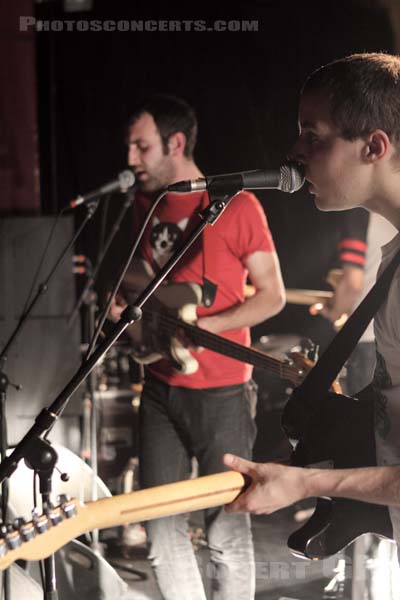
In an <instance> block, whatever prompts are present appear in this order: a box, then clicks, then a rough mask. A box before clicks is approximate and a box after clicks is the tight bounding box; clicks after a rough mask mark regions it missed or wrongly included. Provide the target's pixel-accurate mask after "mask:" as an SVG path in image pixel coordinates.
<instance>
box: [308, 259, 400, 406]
mask: <svg viewBox="0 0 400 600" xmlns="http://www.w3.org/2000/svg"><path fill="white" fill-rule="evenodd" d="M399 264H400V250H399V251H398V252H397V254H396V255H395V256H394V257H393V259H392V260H391V262H390V263H389V265H388V266H387V267H386V269H385V270H384V271H383V273H382V274H381V275H380V277H379V278H378V280H377V281H376V283H375V285H374V286H373V287H372V288H371V290H370V291H369V293H368V294H367V295H366V296H365V298H364V300H363V301H362V302H361V304H360V305H359V306H358V307H357V308H356V310H355V311H354V312H353V313H352V315H351V316H350V317H349V319H348V320H347V321H346V323H345V325H344V327H343V328H342V329H341V330H340V331H339V332H338V333H337V334H336V336H335V337H334V338H333V340H332V342H331V343H330V345H329V346H328V348H327V349H326V350H325V352H324V353H323V354H322V355H321V357H320V359H319V360H318V362H317V364H316V365H315V366H314V368H313V369H311V371H309V373H308V374H307V376H306V377H305V379H304V380H303V382H302V383H301V384H300V386H299V387H298V388H297V390H296V391H297V393H298V394H300V395H301V396H302V397H305V398H307V397H308V398H309V399H310V400H311V399H313V398H319V397H321V395H323V394H325V393H326V392H327V391H328V390H329V388H330V387H331V385H332V383H333V382H334V381H335V379H336V377H337V376H338V374H339V372H340V370H341V368H342V367H343V365H344V363H345V362H346V360H347V359H348V357H349V356H350V354H351V353H352V352H353V350H354V348H355V347H356V345H357V343H358V340H359V339H360V337H361V336H362V334H363V333H364V331H365V329H366V328H367V325H368V323H369V322H370V321H371V319H372V318H373V317H374V315H375V313H376V312H377V311H378V309H379V307H380V305H381V304H382V302H383V300H384V299H385V298H386V297H387V294H388V292H389V288H390V284H391V282H392V279H393V276H394V274H395V272H396V269H397V267H398V266H399ZM303 394H304V396H303Z"/></svg>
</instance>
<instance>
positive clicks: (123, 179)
mask: <svg viewBox="0 0 400 600" xmlns="http://www.w3.org/2000/svg"><path fill="white" fill-rule="evenodd" d="M134 183H135V176H134V174H133V173H132V171H129V170H128V169H126V171H122V172H121V173H120V174H119V175H118V179H114V180H113V181H110V182H109V183H106V184H105V185H102V186H101V187H99V188H97V190H94V191H93V192H89V193H88V194H85V195H84V196H78V197H77V198H76V199H75V200H71V202H70V203H69V206H70V207H71V208H75V206H79V205H80V204H87V203H88V202H90V201H91V200H93V199H94V198H97V197H98V196H99V197H100V196H104V195H105V194H111V193H112V192H123V193H125V192H126V191H127V190H128V189H129V188H130V187H132V186H133V184H134Z"/></svg>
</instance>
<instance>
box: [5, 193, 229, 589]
mask: <svg viewBox="0 0 400 600" xmlns="http://www.w3.org/2000/svg"><path fill="white" fill-rule="evenodd" d="M236 191H238V190H235V192H234V193H236ZM232 197H233V196H231V197H226V198H224V199H216V200H214V201H213V202H212V203H211V204H210V205H209V206H208V207H207V208H206V209H204V210H202V211H201V212H200V213H199V216H200V218H201V221H200V223H199V224H198V225H197V226H196V227H195V229H194V230H193V232H192V233H191V235H190V236H189V238H188V239H187V241H186V242H185V243H184V244H183V246H182V247H181V248H180V249H179V250H177V251H176V252H175V254H174V255H173V256H172V257H171V258H170V259H169V261H168V262H167V263H166V264H165V265H164V267H163V268H162V269H160V271H159V272H158V274H157V275H156V277H155V278H154V279H153V281H152V282H151V283H150V284H149V285H148V286H147V287H146V288H145V290H144V291H143V292H142V293H141V294H140V295H139V297H138V298H137V300H136V304H135V305H128V306H127V307H126V308H125V310H124V311H123V312H122V314H121V318H120V319H119V321H118V322H117V323H115V324H114V325H113V327H112V329H111V331H110V333H109V334H108V335H107V336H106V337H105V339H104V340H103V341H102V342H101V343H100V344H99V345H98V346H97V347H96V349H95V350H94V351H93V353H92V354H91V355H90V356H89V357H88V358H87V360H86V361H85V362H84V363H83V364H82V365H81V366H80V368H79V369H78V371H77V372H76V373H75V375H74V376H73V377H72V379H71V380H70V381H69V383H68V384H67V385H66V386H65V388H64V389H63V390H62V391H61V393H60V394H59V395H58V397H57V398H56V399H55V400H54V401H53V403H52V404H51V405H50V406H49V407H48V408H44V409H42V410H41V412H40V413H39V414H38V416H37V417H36V419H35V422H34V425H33V426H32V427H31V429H30V430H29V431H28V432H27V433H26V434H25V436H24V437H23V438H22V440H21V441H20V442H19V443H18V444H17V446H16V447H15V448H14V450H13V452H12V453H11V454H10V456H8V457H7V458H5V459H4V460H3V461H2V462H1V464H0V483H1V482H2V481H4V480H5V479H6V478H9V477H11V475H12V473H13V472H14V471H15V470H16V468H17V466H18V462H19V461H20V460H21V459H22V458H24V459H26V462H27V463H28V466H29V462H30V461H31V460H32V458H31V457H32V456H35V457H36V456H39V457H40V460H39V461H38V462H40V463H41V464H42V465H43V466H44V468H45V469H46V468H47V467H48V465H49V463H51V464H52V463H53V457H54V454H55V451H54V449H52V448H51V446H50V443H49V442H48V441H47V440H46V441H44V440H43V439H42V436H43V435H44V434H45V433H46V431H47V430H48V429H49V428H50V427H52V426H53V425H54V424H55V422H56V420H57V419H58V417H59V415H60V413H61V412H62V411H63V410H64V408H65V407H66V405H67V403H68V401H69V399H70V397H71V395H72V394H73V393H74V392H75V391H76V390H77V388H78V387H79V386H80V384H81V383H82V381H83V380H84V379H85V378H86V377H87V376H88V375H89V373H90V372H91V371H92V369H93V368H94V366H95V365H96V364H97V362H98V361H99V360H100V358H101V357H102V356H103V355H104V354H105V353H106V352H107V351H108V350H109V348H110V347H111V346H112V345H113V343H114V342H115V341H116V340H117V339H118V337H119V336H120V335H121V333H123V331H124V330H125V329H126V328H127V327H128V325H131V324H132V323H134V322H135V321H138V320H139V319H140V318H141V313H142V311H141V307H142V306H143V304H144V303H145V302H146V301H147V300H148V298H149V297H150V296H151V295H152V294H153V292H154V291H155V290H156V289H157V288H158V287H159V285H160V284H161V283H162V282H163V281H164V279H165V277H166V276H167V275H168V273H169V272H170V271H171V270H172V269H173V268H174V267H175V265H176V264H177V262H178V261H179V260H180V259H181V258H182V256H183V255H184V254H185V253H186V252H187V250H188V249H189V248H190V247H191V246H192V245H193V243H194V242H195V241H196V240H197V238H198V237H199V236H200V235H201V233H202V232H203V230H204V228H205V227H206V226H207V225H208V224H210V225H212V224H214V223H215V222H216V221H217V219H218V218H219V217H220V216H221V215H222V213H223V211H224V210H225V208H226V207H227V206H228V204H229V202H230V201H231V200H232ZM49 448H51V451H50V450H49ZM35 468H37V466H36V467H35ZM51 468H52V467H51ZM48 598H51V596H48Z"/></svg>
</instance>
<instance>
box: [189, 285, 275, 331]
mask: <svg viewBox="0 0 400 600" xmlns="http://www.w3.org/2000/svg"><path fill="white" fill-rule="evenodd" d="M284 305H285V293H284V290H283V287H282V288H281V287H278V288H275V289H271V290H262V291H259V292H257V293H256V294H255V295H254V296H252V297H251V298H248V299H247V300H245V302H243V303H241V304H236V305H235V306H232V307H231V308H229V309H227V310H225V311H223V312H221V313H219V314H216V315H212V316H207V317H203V318H202V319H199V325H200V326H202V327H204V328H205V329H208V330H209V331H213V332H214V333H222V332H224V331H229V330H231V329H240V328H241V327H252V326H253V325H256V324H257V323H260V322H262V321H265V319H269V318H270V317H273V316H274V315H276V314H277V313H278V312H280V311H281V310H282V308H283V307H284Z"/></svg>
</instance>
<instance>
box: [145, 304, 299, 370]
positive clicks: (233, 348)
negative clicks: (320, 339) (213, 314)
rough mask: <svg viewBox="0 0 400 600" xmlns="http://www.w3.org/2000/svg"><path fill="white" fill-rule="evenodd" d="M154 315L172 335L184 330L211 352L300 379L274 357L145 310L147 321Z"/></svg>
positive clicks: (292, 367) (285, 364)
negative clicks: (178, 330)
mask: <svg viewBox="0 0 400 600" xmlns="http://www.w3.org/2000/svg"><path fill="white" fill-rule="evenodd" d="M154 315H157V316H159V317H161V318H159V319H158V321H157V326H158V327H160V328H162V329H164V330H165V331H167V332H168V333H170V334H171V335H173V334H174V333H176V330H177V329H182V330H183V331H185V332H186V333H188V334H189V338H190V340H191V341H193V342H194V343H195V344H196V345H198V346H204V347H206V348H208V349H209V350H211V351H214V352H217V353H220V354H223V355H226V356H228V357H230V358H234V359H236V360H240V361H241V362H246V363H248V364H251V365H253V366H255V367H259V368H261V369H264V370H268V371H270V372H272V373H275V374H276V375H277V376H278V377H280V378H282V379H288V380H290V381H292V382H297V380H298V378H299V375H300V373H299V370H298V368H297V367H294V366H292V365H290V364H289V363H285V362H284V361H280V360H278V359H277V358H274V357H273V356H269V355H267V354H264V353H263V352H260V351H259V350H256V349H254V348H247V347H245V346H241V345H240V344H238V343H237V342H233V341H232V340H229V339H227V338H223V337H221V336H218V335H216V334H214V333H211V332H209V331H206V330H205V329H199V328H198V327H196V326H194V325H191V324H190V323H187V322H185V321H182V320H180V319H178V318H176V317H173V316H172V315H169V314H162V315H161V314H160V313H157V312H156V311H152V310H149V309H144V310H143V317H144V318H145V319H148V320H149V319H151V318H153V316H154Z"/></svg>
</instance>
